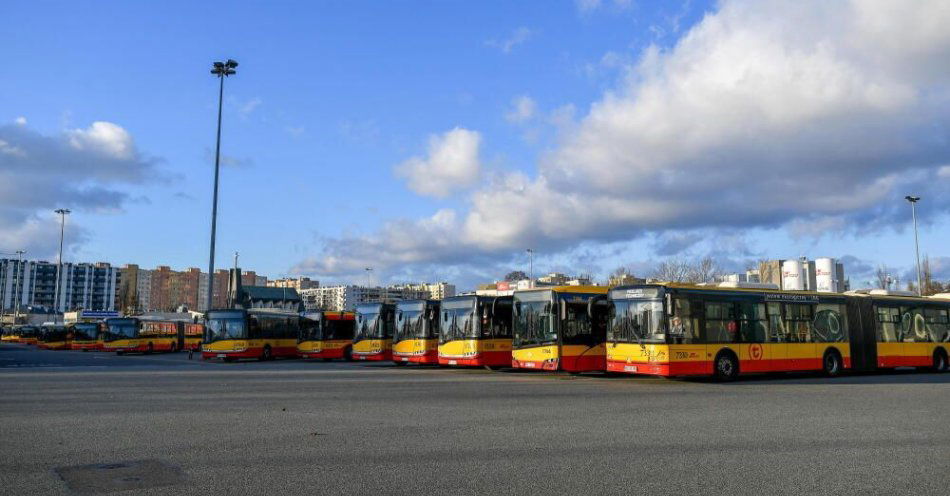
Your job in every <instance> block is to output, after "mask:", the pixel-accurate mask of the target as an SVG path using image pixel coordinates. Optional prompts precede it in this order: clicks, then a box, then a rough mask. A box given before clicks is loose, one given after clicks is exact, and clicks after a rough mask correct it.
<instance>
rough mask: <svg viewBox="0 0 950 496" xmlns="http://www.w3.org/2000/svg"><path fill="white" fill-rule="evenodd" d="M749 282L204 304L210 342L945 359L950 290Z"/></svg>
mask: <svg viewBox="0 0 950 496" xmlns="http://www.w3.org/2000/svg"><path fill="white" fill-rule="evenodd" d="M743 286H744V285H741V284H729V283H723V284H720V285H717V286H699V285H686V284H672V283H667V284H644V285H633V286H622V287H617V288H613V289H608V288H605V287H599V286H557V287H545V288H536V289H530V290H522V291H516V292H515V293H514V294H513V295H509V296H481V295H465V296H456V297H452V298H446V299H444V300H441V301H433V300H410V301H401V302H397V303H368V304H361V305H358V306H357V308H356V312H355V313H346V312H324V313H316V314H310V315H305V316H299V315H296V314H291V313H279V312H273V311H264V310H217V311H211V312H209V313H208V315H207V329H206V333H205V339H204V345H203V356H204V358H222V359H225V360H234V359H237V358H261V359H269V358H275V357H279V356H286V357H292V356H301V357H304V358H318V359H324V360H332V359H347V360H359V361H386V362H394V363H396V364H406V363H420V364H439V365H445V366H484V367H490V368H499V367H514V368H519V369H535V370H550V371H555V370H563V371H567V372H573V373H579V372H611V373H625V374H647V375H659V376H702V375H712V376H716V377H718V378H720V379H726V380H728V379H733V378H735V377H736V376H738V375H739V374H740V373H761V372H791V371H824V372H825V373H826V374H828V375H837V374H840V373H841V372H842V371H845V370H854V371H870V370H876V369H889V368H895V367H926V368H930V369H933V370H937V371H944V370H947V362H948V361H947V357H948V354H950V313H948V312H950V295H946V294H944V295H937V296H935V297H924V298H921V297H913V296H907V295H898V294H894V293H888V292H884V291H868V292H860V293H859V292H853V293H847V294H837V293H811V292H804V291H779V290H776V289H769V288H765V287H761V286H760V287H755V286H754V285H745V286H747V287H743ZM748 286H751V287H748Z"/></svg>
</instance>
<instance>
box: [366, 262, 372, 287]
mask: <svg viewBox="0 0 950 496" xmlns="http://www.w3.org/2000/svg"><path fill="white" fill-rule="evenodd" d="M372 285H373V268H372V267H367V268H366V288H367V289H369V287H370V286H372Z"/></svg>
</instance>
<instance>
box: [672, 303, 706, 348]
mask: <svg viewBox="0 0 950 496" xmlns="http://www.w3.org/2000/svg"><path fill="white" fill-rule="evenodd" d="M699 305H700V304H699V303H698V302H696V308H697V309H698V308H699ZM690 308H691V307H690V301H689V300H687V299H686V298H676V299H674V300H673V317H672V318H671V319H670V337H671V338H672V339H673V342H674V343H676V344H693V343H698V342H700V339H699V336H698V333H697V331H699V316H698V315H693V313H694V312H691V311H690Z"/></svg>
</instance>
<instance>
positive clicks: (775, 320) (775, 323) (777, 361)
mask: <svg viewBox="0 0 950 496" xmlns="http://www.w3.org/2000/svg"><path fill="white" fill-rule="evenodd" d="M765 307H766V310H765V312H766V314H767V315H766V324H767V326H768V336H767V337H766V341H767V342H768V344H767V345H763V348H764V349H765V350H767V351H765V356H766V357H767V358H766V359H767V360H769V363H771V364H772V367H773V368H775V369H779V370H781V369H785V368H787V367H788V364H789V362H788V341H787V336H788V335H787V333H786V332H785V323H784V322H783V321H782V304H781V303H771V302H770V303H766V304H765Z"/></svg>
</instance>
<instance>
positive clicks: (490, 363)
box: [439, 295, 514, 368]
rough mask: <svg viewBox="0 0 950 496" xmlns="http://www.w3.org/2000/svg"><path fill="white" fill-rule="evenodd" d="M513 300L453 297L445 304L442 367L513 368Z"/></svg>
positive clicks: (440, 361) (488, 297)
mask: <svg viewBox="0 0 950 496" xmlns="http://www.w3.org/2000/svg"><path fill="white" fill-rule="evenodd" d="M513 302H514V299H513V298H512V297H511V296H477V295H466V296H453V297H451V298H446V299H444V300H442V312H441V313H442V319H441V329H440V332H439V364H440V365H455V366H469V367H489V368H501V367H510V366H511V308H512V304H513Z"/></svg>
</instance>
